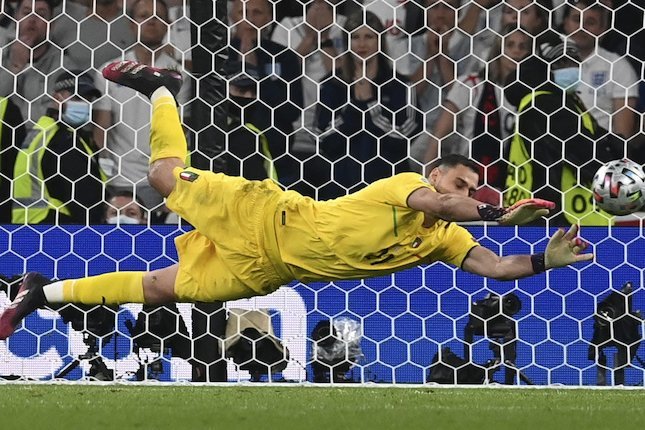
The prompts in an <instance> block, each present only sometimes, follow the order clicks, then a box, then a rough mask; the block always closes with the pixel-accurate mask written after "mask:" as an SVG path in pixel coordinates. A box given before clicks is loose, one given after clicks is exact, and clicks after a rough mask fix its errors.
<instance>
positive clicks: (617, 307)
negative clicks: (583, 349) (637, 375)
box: [588, 282, 643, 385]
mask: <svg viewBox="0 0 645 430" xmlns="http://www.w3.org/2000/svg"><path fill="white" fill-rule="evenodd" d="M633 293H634V286H633V284H632V283H631V282H626V283H625V284H623V286H622V288H621V289H620V290H619V291H613V292H611V293H610V294H609V295H607V297H605V298H604V299H602V300H601V301H600V302H599V303H598V306H597V307H596V309H597V310H596V313H595V315H594V326H593V328H594V329H593V337H592V339H591V344H590V345H589V354H588V358H589V360H594V361H596V362H597V363H598V378H597V383H598V385H606V383H607V377H606V373H607V356H606V355H605V352H604V349H605V348H609V347H615V348H616V356H615V359H614V368H615V369H616V371H615V377H614V382H615V384H617V385H622V384H624V382H625V368H626V367H627V366H628V365H629V363H630V362H631V361H632V360H633V359H634V358H638V357H637V356H636V351H637V350H638V347H639V345H640V342H641V334H640V326H641V321H642V319H643V318H642V316H641V312H640V311H638V310H637V311H633V310H632V302H633Z"/></svg>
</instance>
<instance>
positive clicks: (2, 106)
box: [0, 97, 8, 180]
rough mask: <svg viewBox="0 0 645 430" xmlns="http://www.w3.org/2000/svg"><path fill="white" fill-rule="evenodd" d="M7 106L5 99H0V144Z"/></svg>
mask: <svg viewBox="0 0 645 430" xmlns="http://www.w3.org/2000/svg"><path fill="white" fill-rule="evenodd" d="M7 104H8V102H7V98H6V97H0V142H2V130H4V114H5V112H6V111H7ZM0 169H2V157H0ZM0 180H2V179H0Z"/></svg>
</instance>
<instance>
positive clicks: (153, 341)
mask: <svg viewBox="0 0 645 430" xmlns="http://www.w3.org/2000/svg"><path fill="white" fill-rule="evenodd" d="M125 325H126V327H127V328H128V331H129V332H130V336H131V337H132V343H133V352H134V353H135V355H136V356H137V357H139V361H140V366H139V370H137V372H136V375H135V376H136V379H137V380H138V381H143V380H145V379H148V378H151V379H157V378H158V377H159V376H160V375H161V374H162V373H163V371H164V369H163V357H164V355H166V354H171V355H172V356H173V357H180V358H183V359H185V360H188V359H189V358H190V357H191V340H190V337H189V335H188V328H187V327H186V323H185V322H184V319H183V318H182V317H181V314H180V313H179V309H178V308H177V305H176V304H172V305H165V306H151V305H144V306H143V309H142V310H141V312H140V313H139V315H138V316H137V320H136V321H135V322H133V321H132V320H126V321H125Z"/></svg>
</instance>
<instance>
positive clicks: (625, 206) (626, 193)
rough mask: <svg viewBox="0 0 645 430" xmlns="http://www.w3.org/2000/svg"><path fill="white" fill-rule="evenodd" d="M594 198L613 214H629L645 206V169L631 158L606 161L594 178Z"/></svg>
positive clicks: (601, 207)
mask: <svg viewBox="0 0 645 430" xmlns="http://www.w3.org/2000/svg"><path fill="white" fill-rule="evenodd" d="M592 188H593V196H594V200H595V201H596V204H597V205H598V207H599V208H600V209H602V210H604V211H605V212H608V213H610V214H612V215H628V214H631V213H634V212H636V211H638V210H640V209H642V208H644V207H645V171H643V167H642V166H641V165H640V164H637V163H635V162H633V161H631V160H629V159H622V160H613V161H609V162H607V163H605V164H604V165H603V166H602V167H600V169H598V171H597V172H596V175H595V176H594V178H593V183H592Z"/></svg>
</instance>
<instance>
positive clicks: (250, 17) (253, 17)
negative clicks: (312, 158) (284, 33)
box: [229, 0, 303, 186]
mask: <svg viewBox="0 0 645 430" xmlns="http://www.w3.org/2000/svg"><path fill="white" fill-rule="evenodd" d="M272 18H273V11H272V6H271V3H269V1H268V0H246V1H242V0H234V1H233V5H232V6H231V12H230V21H231V26H232V34H233V36H232V38H231V52H230V55H229V58H230V59H231V60H232V61H238V60H239V61H242V62H243V63H244V64H245V67H247V66H251V67H254V68H255V69H256V70H257V71H258V74H259V76H260V79H261V81H260V84H259V88H258V94H257V97H258V99H259V100H260V101H262V102H263V103H264V104H266V105H267V106H268V107H270V108H271V110H272V112H271V124H272V125H273V127H274V128H275V129H276V130H280V132H281V133H282V137H281V139H280V140H281V142H272V147H274V148H276V150H275V152H274V153H273V157H274V161H275V165H276V168H277V169H278V171H280V172H281V176H280V179H281V181H282V184H283V185H285V186H288V185H291V184H292V183H294V182H295V181H297V180H298V179H299V171H300V164H299V162H298V161H297V160H296V159H295V158H293V157H291V156H290V150H289V146H288V144H289V140H290V137H291V136H292V135H293V132H294V128H293V123H294V121H296V120H299V118H300V117H301V115H302V106H303V94H302V81H301V77H302V65H301V62H300V57H299V56H298V55H297V54H296V53H295V52H293V51H292V50H290V49H288V48H287V47H285V46H283V45H280V44H278V43H275V42H273V41H271V40H270V39H269V35H268V33H269V30H270V23H271V22H272ZM278 147H279V149H278Z"/></svg>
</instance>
